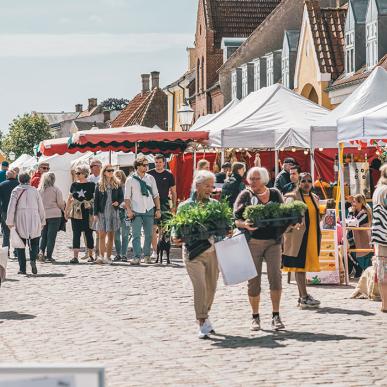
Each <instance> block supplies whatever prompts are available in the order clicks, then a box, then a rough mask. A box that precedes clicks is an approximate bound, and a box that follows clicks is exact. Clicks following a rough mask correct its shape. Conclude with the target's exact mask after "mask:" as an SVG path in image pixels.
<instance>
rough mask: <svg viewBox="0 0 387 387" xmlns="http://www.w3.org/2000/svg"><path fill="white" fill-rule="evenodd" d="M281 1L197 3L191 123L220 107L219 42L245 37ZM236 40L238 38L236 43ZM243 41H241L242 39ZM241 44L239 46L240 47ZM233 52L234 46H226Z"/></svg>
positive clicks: (213, 0) (221, 54) (221, 56)
mask: <svg viewBox="0 0 387 387" xmlns="http://www.w3.org/2000/svg"><path fill="white" fill-rule="evenodd" d="M280 2H281V0H239V1H236V0H199V5H198V16H197V22H196V35H195V49H194V55H195V77H196V79H195V82H194V87H195V89H194V90H195V93H194V96H193V97H191V105H192V108H193V109H194V110H195V120H196V119H198V118H199V117H200V116H203V115H206V114H210V113H216V112H217V111H219V110H220V109H222V107H223V106H224V98H223V94H222V91H221V89H220V85H219V76H218V72H217V71H218V69H219V68H220V67H221V66H222V64H223V61H224V57H226V58H227V55H224V52H223V49H222V46H223V47H225V45H224V44H223V45H222V43H223V42H224V40H225V39H226V40H227V39H228V40H230V39H232V38H247V37H248V36H249V35H250V34H251V33H252V32H253V31H254V30H255V29H256V27H257V26H259V25H260V24H261V23H262V22H263V21H264V20H265V19H266V17H267V16H268V15H269V14H270V13H271V12H272V11H273V10H274V9H275V7H276V6H277V5H278V4H279V3H280ZM236 41H238V39H237V40H236ZM242 41H243V40H242ZM240 43H241V41H239V43H235V44H239V45H240ZM229 48H230V50H234V51H235V47H229Z"/></svg>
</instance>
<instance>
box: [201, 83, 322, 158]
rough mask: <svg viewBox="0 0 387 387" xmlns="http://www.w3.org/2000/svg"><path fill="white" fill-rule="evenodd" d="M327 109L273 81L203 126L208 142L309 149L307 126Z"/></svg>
mask: <svg viewBox="0 0 387 387" xmlns="http://www.w3.org/2000/svg"><path fill="white" fill-rule="evenodd" d="M327 114H328V110H326V109H325V108H322V107H321V106H319V105H316V104H315V103H313V102H311V101H309V100H308V99H306V98H304V97H302V96H300V95H299V94H297V93H295V92H294V91H292V90H290V89H288V88H286V87H284V86H282V85H280V84H276V85H273V86H270V87H264V88H262V89H260V90H258V91H256V92H254V93H251V94H249V95H248V96H247V97H246V98H245V99H243V100H242V101H241V102H240V103H239V104H237V105H236V106H234V107H233V108H232V109H230V110H228V111H227V112H226V113H224V114H223V115H221V116H220V117H218V118H216V119H214V120H212V122H210V123H208V124H207V125H205V126H204V127H203V129H204V130H207V131H209V145H210V146H212V147H221V148H225V147H230V148H272V149H277V150H278V149H280V148H282V147H299V148H309V141H310V127H311V126H312V125H313V124H316V123H317V122H320V121H321V120H322V118H323V117H324V116H326V115H327Z"/></svg>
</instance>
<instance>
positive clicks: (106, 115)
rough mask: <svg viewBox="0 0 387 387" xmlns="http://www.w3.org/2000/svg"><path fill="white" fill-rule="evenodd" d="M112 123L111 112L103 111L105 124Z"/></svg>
mask: <svg viewBox="0 0 387 387" xmlns="http://www.w3.org/2000/svg"><path fill="white" fill-rule="evenodd" d="M108 121H110V110H104V111H103V122H108Z"/></svg>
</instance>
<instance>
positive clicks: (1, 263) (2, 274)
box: [0, 247, 8, 282]
mask: <svg viewBox="0 0 387 387" xmlns="http://www.w3.org/2000/svg"><path fill="white" fill-rule="evenodd" d="M7 263H8V247H0V280H1V282H3V281H4V280H5V278H6V276H7Z"/></svg>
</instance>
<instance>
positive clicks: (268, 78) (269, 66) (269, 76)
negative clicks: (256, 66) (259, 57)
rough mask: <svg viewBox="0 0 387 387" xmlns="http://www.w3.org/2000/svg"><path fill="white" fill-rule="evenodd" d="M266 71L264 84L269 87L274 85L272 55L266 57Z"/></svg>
mask: <svg viewBox="0 0 387 387" xmlns="http://www.w3.org/2000/svg"><path fill="white" fill-rule="evenodd" d="M266 66H267V67H266V71H267V74H266V83H267V86H271V85H273V84H274V74H273V72H274V66H273V55H270V56H268V57H267V61H266Z"/></svg>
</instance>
